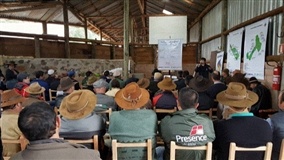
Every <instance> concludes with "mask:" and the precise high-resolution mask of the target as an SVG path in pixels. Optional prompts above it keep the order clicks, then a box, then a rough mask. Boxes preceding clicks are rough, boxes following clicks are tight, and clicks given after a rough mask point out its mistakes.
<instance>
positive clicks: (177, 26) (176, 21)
mask: <svg viewBox="0 0 284 160" xmlns="http://www.w3.org/2000/svg"><path fill="white" fill-rule="evenodd" d="M159 39H181V42H182V43H183V44H184V43H187V16H152V17H149V44H158V40H159Z"/></svg>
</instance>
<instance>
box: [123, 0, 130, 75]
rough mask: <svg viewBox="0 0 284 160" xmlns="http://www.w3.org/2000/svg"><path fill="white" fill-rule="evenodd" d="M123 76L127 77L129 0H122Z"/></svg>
mask: <svg viewBox="0 0 284 160" xmlns="http://www.w3.org/2000/svg"><path fill="white" fill-rule="evenodd" d="M123 37H124V42H123V52H124V55H123V60H124V64H123V77H124V79H125V80H126V79H127V78H128V61H129V0H124V27H123Z"/></svg>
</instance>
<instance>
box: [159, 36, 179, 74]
mask: <svg viewBox="0 0 284 160" xmlns="http://www.w3.org/2000/svg"><path fill="white" fill-rule="evenodd" d="M158 69H159V70H182V41H181V40H180V39H166V40H159V41H158Z"/></svg>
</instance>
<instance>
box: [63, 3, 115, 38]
mask: <svg viewBox="0 0 284 160" xmlns="http://www.w3.org/2000/svg"><path fill="white" fill-rule="evenodd" d="M68 10H69V11H70V12H72V13H73V14H74V16H76V17H77V18H78V19H79V20H80V21H81V22H83V23H84V15H83V14H82V13H80V12H79V11H76V9H74V8H73V7H72V6H71V4H70V3H68ZM87 25H91V26H92V27H94V28H97V30H100V29H99V27H98V26H96V25H95V24H93V23H92V22H90V21H89V20H88V21H87ZM97 34H100V33H98V32H97ZM102 34H103V36H105V37H104V38H106V39H110V40H114V39H113V38H112V37H111V36H110V35H108V34H106V33H104V32H102Z"/></svg>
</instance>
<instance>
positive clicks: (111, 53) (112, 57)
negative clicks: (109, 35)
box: [110, 45, 115, 59]
mask: <svg viewBox="0 0 284 160" xmlns="http://www.w3.org/2000/svg"><path fill="white" fill-rule="evenodd" d="M114 55H115V46H114V45H111V47H110V59H114Z"/></svg>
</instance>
